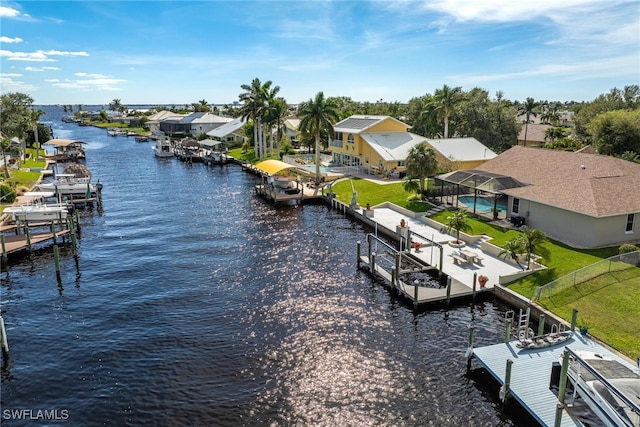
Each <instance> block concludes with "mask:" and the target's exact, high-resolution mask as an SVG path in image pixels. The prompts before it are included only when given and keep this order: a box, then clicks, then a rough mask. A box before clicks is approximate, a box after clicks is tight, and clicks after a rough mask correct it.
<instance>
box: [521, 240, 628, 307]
mask: <svg viewBox="0 0 640 427" xmlns="http://www.w3.org/2000/svg"><path fill="white" fill-rule="evenodd" d="M639 267H640V251H635V252H629V253H626V254H620V255H615V256H612V257H610V258H607V259H603V260H602V261H598V262H596V263H594V264H591V265H588V266H586V267H584V268H581V269H580V270H576V271H574V272H573V273H570V274H567V275H566V276H563V277H561V278H559V279H556V280H554V281H553V282H549V283H547V284H546V285H543V286H540V287H538V289H537V291H536V292H535V293H534V294H533V296H532V297H531V301H540V300H541V299H543V298H551V297H552V296H553V295H556V294H558V293H559V292H562V291H564V290H565V289H568V288H570V287H576V288H577V287H578V286H579V285H580V284H581V283H585V282H589V281H593V280H596V279H601V280H602V282H603V283H602V285H603V286H604V285H607V284H612V283H615V282H617V281H619V280H620V279H621V278H623V277H624V276H623V275H617V274H616V273H622V272H625V271H627V270H630V269H635V268H639ZM632 273H633V272H632Z"/></svg>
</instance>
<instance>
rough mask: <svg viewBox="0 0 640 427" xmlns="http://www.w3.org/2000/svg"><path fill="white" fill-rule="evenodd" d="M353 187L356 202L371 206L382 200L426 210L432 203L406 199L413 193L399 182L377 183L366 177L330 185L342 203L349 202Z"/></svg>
mask: <svg viewBox="0 0 640 427" xmlns="http://www.w3.org/2000/svg"><path fill="white" fill-rule="evenodd" d="M351 184H353V188H354V189H355V191H356V192H357V193H358V204H360V206H365V205H366V204H367V203H369V204H370V205H371V206H375V205H378V204H380V203H384V202H391V203H393V204H396V205H398V206H401V207H403V208H405V209H409V210H410V211H413V212H426V211H428V210H429V209H431V207H432V205H431V204H430V203H427V202H422V201H419V200H413V201H409V200H407V199H408V198H409V197H410V196H412V195H413V193H408V192H406V191H404V188H403V187H402V183H401V182H396V183H393V184H378V183H375V182H372V181H369V180H367V179H360V178H351V179H345V180H342V181H339V182H337V183H335V184H334V185H333V186H332V189H333V192H334V193H335V194H336V199H337V200H339V201H341V202H343V203H347V204H348V203H351V199H352V197H353V192H352V188H351Z"/></svg>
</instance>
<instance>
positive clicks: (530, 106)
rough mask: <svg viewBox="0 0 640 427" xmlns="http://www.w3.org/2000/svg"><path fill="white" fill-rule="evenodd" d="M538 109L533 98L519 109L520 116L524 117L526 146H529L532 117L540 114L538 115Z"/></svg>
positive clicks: (528, 99)
mask: <svg viewBox="0 0 640 427" xmlns="http://www.w3.org/2000/svg"><path fill="white" fill-rule="evenodd" d="M537 108H538V103H537V102H536V101H535V100H534V99H533V98H531V97H529V98H527V100H526V101H525V103H524V104H522V105H521V106H520V108H519V109H518V114H519V115H521V116H524V146H525V147H526V146H527V131H528V130H529V122H530V121H531V116H533V117H536V116H537V115H538V114H537V113H536V109H537Z"/></svg>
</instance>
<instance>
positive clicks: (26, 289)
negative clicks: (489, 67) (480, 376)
mask: <svg viewBox="0 0 640 427" xmlns="http://www.w3.org/2000/svg"><path fill="white" fill-rule="evenodd" d="M47 111H48V115H47V116H45V120H47V119H48V118H50V117H53V116H54V115H53V114H51V111H49V110H47ZM60 111H61V110H60ZM54 113H55V111H54ZM59 114H62V113H61V112H60V113H59ZM51 123H52V125H53V127H54V132H55V133H57V135H56V136H57V137H62V136H61V135H59V134H61V133H62V134H65V135H66V136H65V137H68V138H74V139H79V140H83V141H86V142H87V150H86V153H87V167H88V168H89V169H90V170H91V172H92V174H93V176H94V177H96V178H100V180H101V182H102V183H104V189H103V200H102V207H101V212H100V213H97V212H93V213H91V212H88V213H87V214H86V215H84V216H83V217H82V219H81V222H82V235H81V237H80V238H79V242H78V252H79V260H78V264H77V265H76V263H75V262H74V259H73V257H72V256H71V254H69V253H68V252H63V253H62V255H61V259H60V263H61V281H62V286H63V289H62V291H60V289H59V287H58V286H57V284H56V279H55V269H54V266H53V261H52V259H51V257H48V256H45V254H39V255H38V256H36V257H35V258H34V261H33V260H32V261H28V260H23V261H20V262H16V263H13V264H12V265H11V266H10V268H9V269H8V270H7V271H6V272H4V273H2V276H1V277H2V279H1V280H2V283H1V292H2V315H3V318H4V321H5V324H6V326H7V334H8V339H9V345H10V349H11V352H10V363H9V365H8V366H7V367H6V369H5V370H4V371H3V372H2V409H3V413H2V416H3V420H2V421H3V423H6V425H34V424H35V425H42V424H51V423H52V421H47V420H27V421H25V420H24V418H23V419H18V415H19V414H20V412H19V411H18V412H14V413H13V415H11V416H5V415H6V414H11V413H6V412H4V410H21V409H30V410H32V411H34V412H33V413H35V411H38V410H50V411H52V410H57V411H63V410H66V411H67V413H68V420H67V422H68V423H70V425H167V426H172V425H176V426H181V425H185V424H188V425H198V426H201V425H218V426H236V425H256V426H257V425H274V426H280V425H282V426H289V425H314V426H315V425H319V426H322V425H325V426H335V425H345V426H349V425H350V426H360V425H378V426H389V425H394V426H429V425H432V426H443V425H454V426H458V425H472V426H473V425H478V426H486V425H491V426H510V425H519V424H518V422H517V421H515V420H514V419H513V418H509V414H505V413H504V412H503V410H502V408H501V407H500V405H496V403H495V400H494V397H492V396H490V395H489V394H487V393H486V391H485V390H483V389H482V388H480V387H478V384H477V383H476V382H475V381H474V380H473V379H470V378H468V377H467V376H466V360H465V359H464V353H465V350H466V347H467V343H468V336H469V329H468V326H469V325H470V324H471V323H473V324H474V325H475V331H476V332H475V343H476V345H477V346H480V345H486V344H492V343H496V342H499V341H500V340H501V339H502V331H503V329H504V328H503V325H502V318H503V313H504V310H505V307H503V306H501V305H500V304H498V303H494V302H491V301H483V302H481V303H477V304H475V305H474V306H472V305H470V304H464V305H459V306H454V307H452V308H451V309H450V310H445V309H443V308H433V309H431V310H421V311H419V312H414V311H413V310H412V309H411V308H410V307H409V306H408V305H407V304H404V303H402V302H401V301H400V300H398V299H397V297H396V296H395V295H394V294H393V293H392V292H391V291H390V290H389V289H388V288H387V287H385V286H380V285H379V284H378V283H375V281H374V280H373V279H372V278H371V276H370V275H368V274H366V273H365V272H362V271H357V269H356V265H355V262H356V254H355V251H356V241H357V240H363V239H364V238H365V235H366V231H365V230H364V229H363V228H362V227H361V226H360V225H359V224H357V223H355V222H353V221H352V220H350V219H348V218H344V217H343V216H341V215H339V214H338V213H336V212H335V211H331V210H329V209H328V208H327V207H325V206H323V205H309V206H295V207H290V206H287V207H280V208H274V207H272V206H270V205H268V204H265V203H264V202H263V201H262V200H260V199H258V198H256V197H255V196H254V195H253V192H252V188H253V185H255V183H256V179H255V177H253V176H251V175H248V174H246V173H244V172H243V171H242V170H241V168H240V167H238V166H236V165H225V166H214V167H211V166H206V165H203V164H194V165H193V166H189V167H187V166H186V165H185V164H183V163H181V162H180V161H178V160H176V159H170V160H168V161H167V160H159V159H156V158H154V156H153V152H152V151H151V149H150V148H149V145H147V144H140V143H136V142H135V141H134V140H133V138H131V139H127V138H110V137H108V136H107V135H106V132H105V131H104V130H99V129H96V128H91V127H77V126H76V125H74V124H67V123H62V122H61V121H59V120H52V121H51ZM445 314H446V315H445ZM33 413H32V415H33ZM59 413H60V412H58V414H59ZM23 414H24V413H23ZM60 422H62V421H60Z"/></svg>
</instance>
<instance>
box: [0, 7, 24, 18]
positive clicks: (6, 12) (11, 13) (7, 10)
mask: <svg viewBox="0 0 640 427" xmlns="http://www.w3.org/2000/svg"><path fill="white" fill-rule="evenodd" d="M16 16H20V11H19V10H17V9H14V8H11V7H6V6H0V17H3V18H15V17H16Z"/></svg>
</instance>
